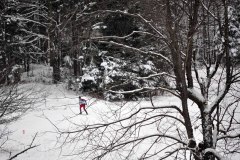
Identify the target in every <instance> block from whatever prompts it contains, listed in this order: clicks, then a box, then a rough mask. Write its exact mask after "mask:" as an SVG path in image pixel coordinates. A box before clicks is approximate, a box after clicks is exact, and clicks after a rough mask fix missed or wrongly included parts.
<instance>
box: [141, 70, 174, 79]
mask: <svg viewBox="0 0 240 160" xmlns="http://www.w3.org/2000/svg"><path fill="white" fill-rule="evenodd" d="M158 76H168V77H171V78H176V76H174V75H171V74H169V73H166V72H162V73H156V74H151V75H149V76H147V77H136V79H137V80H141V79H149V78H153V77H158Z"/></svg>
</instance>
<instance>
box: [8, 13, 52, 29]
mask: <svg viewBox="0 0 240 160" xmlns="http://www.w3.org/2000/svg"><path fill="white" fill-rule="evenodd" d="M4 17H5V18H11V19H16V20H19V21H26V22H32V23H35V24H38V25H40V26H43V27H46V28H47V26H46V25H44V24H43V23H40V22H38V21H34V20H31V19H27V18H24V17H19V16H13V15H4Z"/></svg>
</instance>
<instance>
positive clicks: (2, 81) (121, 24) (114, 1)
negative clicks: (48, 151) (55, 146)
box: [0, 0, 240, 160]
mask: <svg viewBox="0 0 240 160" xmlns="http://www.w3.org/2000/svg"><path fill="white" fill-rule="evenodd" d="M239 64H240V1H239V0H1V2H0V153H1V152H5V149H4V145H5V143H6V142H7V141H8V138H6V137H8V136H9V135H10V134H11V133H10V132H8V131H7V132H6V128H9V127H8V126H9V125H10V124H14V123H16V122H18V121H19V119H21V118H22V117H23V116H24V115H25V114H26V113H27V112H30V110H32V108H33V106H34V105H35V104H39V103H42V101H44V98H43V96H41V97H40V94H39V93H40V92H41V91H36V90H32V89H29V88H28V87H27V84H29V83H37V82H36V81H35V82H33V81H30V79H31V78H33V76H34V71H33V70H34V69H36V66H41V67H44V68H45V71H46V68H48V69H49V70H50V71H51V75H50V78H44V76H43V78H42V79H41V83H43V84H45V85H51V86H54V85H59V84H63V85H64V86H65V87H66V92H71V93H72V92H73V93H76V94H81V95H87V96H89V97H91V98H95V99H96V100H101V101H106V102H108V103H112V104H115V103H116V104H118V103H120V102H124V103H121V105H119V108H117V109H115V108H114V107H112V108H111V107H109V108H111V109H110V111H109V112H110V114H111V116H108V115H107V114H106V115H104V118H102V121H101V122H96V123H90V122H89V123H88V122H86V123H84V124H80V122H79V123H77V124H76V122H73V121H71V120H70V119H68V118H67V121H68V122H69V124H71V125H73V126H74V127H73V128H71V127H69V128H67V129H66V128H65V129H62V128H61V126H58V125H57V124H56V123H54V122H52V121H51V120H49V118H47V117H45V118H46V119H47V120H49V122H50V123H51V124H52V125H53V126H54V127H55V129H56V132H57V133H58V134H59V136H60V137H61V138H63V140H62V141H60V140H59V141H58V142H59V143H60V142H61V145H62V146H64V145H68V144H72V143H74V141H75V140H76V139H78V141H80V140H83V139H84V140H85V141H86V142H84V145H83V146H81V147H76V148H74V149H73V150H74V151H76V153H75V152H74V153H73V152H72V153H71V154H70V155H72V156H75V155H78V156H80V157H81V159H112V158H111V157H115V158H116V157H117V159H161V160H162V159H167V160H168V159H169V160H171V159H179V160H180V159H189V160H190V159H195V160H215V159H218V160H225V159H234V158H233V157H235V159H238V158H239V157H240V155H239V153H240V139H239V138H240V116H239V114H240V108H239V107H240V106H239V102H240V83H239V81H240V70H239ZM33 66H35V68H34V67H33ZM23 75H25V78H23ZM64 92H65V91H64ZM35 96H37V97H38V98H36V97H35ZM156 97H158V98H159V97H168V98H170V100H169V103H168V104H167V103H165V101H164V102H161V101H158V100H156V99H157V98H156ZM45 98H46V97H45ZM168 98H166V99H168ZM175 98H177V99H178V100H179V101H178V100H176V101H175ZM171 99H172V101H174V102H178V103H177V104H175V103H174V104H170V102H171ZM142 100H144V101H147V102H150V103H149V104H148V105H146V106H141V105H133V106H131V107H129V108H128V109H125V108H126V106H127V105H126V104H127V103H128V102H129V103H138V102H139V103H140V102H141V101H142ZM103 106H104V105H102V107H103ZM193 112H194V115H193ZM195 112H196V113H195ZM90 115H91V113H90ZM153 126H154V127H153ZM148 127H150V128H151V129H150V130H151V132H150V133H149V132H146V130H148ZM142 130H145V131H144V132H143V131H142ZM196 130H197V131H196ZM196 132H197V133H198V135H196ZM199 137H200V138H199ZM35 138H37V137H36V136H34V137H33V138H32V142H34V140H35ZM61 138H59V139H61ZM199 139H200V140H199ZM163 144H164V145H163ZM143 146H144V147H143ZM160 146H161V147H160ZM35 147H37V145H33V143H31V145H29V146H28V147H27V148H25V149H23V150H21V151H20V152H19V153H16V154H15V156H14V155H12V154H10V156H9V157H8V159H15V158H17V156H18V155H21V154H24V153H25V152H26V151H28V150H31V149H33V148H35ZM138 147H140V148H141V149H139V148H138ZM116 155H117V156H116ZM132 156H133V157H132ZM83 157H84V158H83ZM236 157H237V158H236ZM0 158H1V156H0Z"/></svg>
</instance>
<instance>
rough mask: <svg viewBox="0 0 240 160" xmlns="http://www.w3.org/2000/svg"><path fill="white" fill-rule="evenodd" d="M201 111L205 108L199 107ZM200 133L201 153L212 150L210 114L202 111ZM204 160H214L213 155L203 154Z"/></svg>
mask: <svg viewBox="0 0 240 160" xmlns="http://www.w3.org/2000/svg"><path fill="white" fill-rule="evenodd" d="M201 108H202V109H204V108H206V106H203V107H201ZM201 116H202V133H203V144H204V148H203V152H204V151H205V149H207V148H213V137H212V136H213V133H212V118H211V114H210V113H209V112H206V111H202V113H201ZM203 155H204V156H203V159H204V160H214V159H215V158H214V155H213V154H212V153H207V154H204V153H203Z"/></svg>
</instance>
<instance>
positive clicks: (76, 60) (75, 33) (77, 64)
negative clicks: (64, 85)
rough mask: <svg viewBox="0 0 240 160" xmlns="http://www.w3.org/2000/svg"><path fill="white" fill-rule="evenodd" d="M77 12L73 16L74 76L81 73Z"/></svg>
mask: <svg viewBox="0 0 240 160" xmlns="http://www.w3.org/2000/svg"><path fill="white" fill-rule="evenodd" d="M76 19H77V18H76V14H74V15H73V17H72V49H73V50H72V52H73V72H74V76H75V77H78V76H79V75H80V62H79V54H78V47H77V45H78V28H77V22H76Z"/></svg>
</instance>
